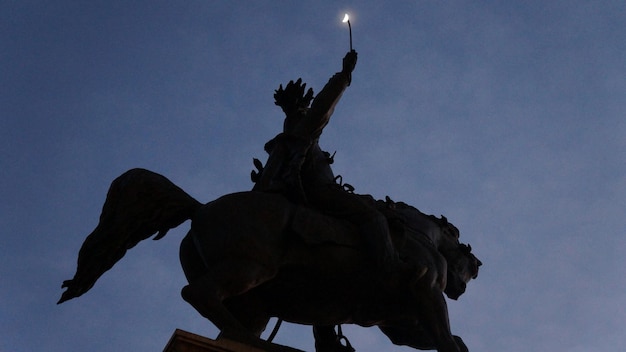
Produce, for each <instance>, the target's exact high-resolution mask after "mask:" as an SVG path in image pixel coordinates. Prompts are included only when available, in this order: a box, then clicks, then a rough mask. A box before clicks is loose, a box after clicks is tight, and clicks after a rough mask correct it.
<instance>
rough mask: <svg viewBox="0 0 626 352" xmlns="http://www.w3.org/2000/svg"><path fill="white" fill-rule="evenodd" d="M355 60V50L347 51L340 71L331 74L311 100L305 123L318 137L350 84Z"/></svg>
mask: <svg viewBox="0 0 626 352" xmlns="http://www.w3.org/2000/svg"><path fill="white" fill-rule="evenodd" d="M356 61H357V53H356V51H354V50H352V51H350V52H348V53H347V54H346V56H345V57H344V58H343V69H342V71H341V72H337V73H336V74H335V75H333V76H332V77H331V78H330V80H329V81H328V83H326V85H325V86H324V88H322V90H321V91H320V92H319V93H318V94H317V96H316V97H315V99H314V100H313V103H312V104H311V109H310V110H309V113H308V114H307V115H308V116H307V118H306V124H307V125H309V128H308V129H309V131H311V132H312V135H313V136H315V137H319V135H320V134H321V133H322V129H323V128H324V127H326V125H327V124H328V121H329V120H330V116H331V115H332V114H333V111H334V110H335V106H336V105H337V103H338V102H339V99H340V98H341V95H342V94H343V92H344V90H346V88H347V87H348V86H349V85H350V81H351V80H352V71H353V70H354V67H355V66H356Z"/></svg>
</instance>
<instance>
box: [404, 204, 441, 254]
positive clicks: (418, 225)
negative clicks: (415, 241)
mask: <svg viewBox="0 0 626 352" xmlns="http://www.w3.org/2000/svg"><path fill="white" fill-rule="evenodd" d="M400 214H401V215H402V216H403V217H404V220H405V225H406V226H407V227H408V228H409V229H411V230H413V231H414V232H416V233H419V234H420V235H423V236H424V237H426V239H428V241H429V242H431V243H432V244H433V245H434V246H435V247H436V248H439V246H440V245H441V241H442V240H443V239H442V237H441V235H442V231H441V227H440V226H439V224H438V223H437V221H436V219H435V218H434V217H433V216H430V215H426V214H424V213H422V212H420V211H419V210H417V209H411V208H407V209H403V210H401V212H400Z"/></svg>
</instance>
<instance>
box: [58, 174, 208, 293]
mask: <svg viewBox="0 0 626 352" xmlns="http://www.w3.org/2000/svg"><path fill="white" fill-rule="evenodd" d="M200 205H201V204H200V202H198V201H197V200H195V199H194V198H193V197H191V196H190V195H189V194H187V193H186V192H185V191H183V190H182V189H180V188H179V187H178V186H176V185H175V184H173V183H172V182H171V181H170V180H168V179H167V178H165V177H164V176H161V175H159V174H157V173H154V172H152V171H148V170H144V169H132V170H129V171H127V172H125V173H124V174H122V175H121V176H119V177H118V178H116V179H115V180H114V181H113V183H111V187H110V188H109V192H108V193H107V198H106V201H105V202H104V206H103V207H102V214H101V215H100V222H99V223H98V226H97V227H96V228H95V229H94V230H93V232H91V234H89V236H87V238H86V239H85V242H84V243H83V245H82V247H81V248H80V252H79V253H78V268H77V269H76V274H75V275H74V278H73V279H71V280H66V281H64V282H63V285H62V286H61V287H63V288H65V287H67V290H66V291H65V292H63V294H62V295H61V299H60V300H59V302H57V304H59V303H63V302H65V301H67V300H69V299H72V298H75V297H79V296H80V295H82V294H83V293H85V292H87V291H89V289H91V287H93V285H94V284H95V282H96V280H98V278H99V277H100V276H101V275H102V274H103V273H104V272H106V271H107V270H109V269H111V268H112V267H113V265H115V263H117V262H118V261H119V260H120V259H122V257H123V256H124V254H125V253H126V250H128V249H130V248H132V247H134V246H135V245H136V244H137V243H139V242H140V241H142V240H145V239H147V238H149V237H150V236H152V235H153V234H155V233H157V232H158V234H157V235H156V236H155V237H154V239H155V240H158V239H161V238H162V237H163V236H165V234H166V233H167V231H168V230H170V229H172V228H174V227H177V226H178V225H180V224H182V223H183V222H184V221H185V220H187V219H190V218H191V217H192V215H193V214H194V212H195V211H196V209H197V208H198V207H200Z"/></svg>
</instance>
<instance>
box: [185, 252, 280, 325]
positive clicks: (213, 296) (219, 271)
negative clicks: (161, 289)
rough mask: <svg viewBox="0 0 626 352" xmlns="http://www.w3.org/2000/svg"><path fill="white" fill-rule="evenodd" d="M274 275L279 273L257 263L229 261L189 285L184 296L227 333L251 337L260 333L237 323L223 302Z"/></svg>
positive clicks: (191, 281)
mask: <svg viewBox="0 0 626 352" xmlns="http://www.w3.org/2000/svg"><path fill="white" fill-rule="evenodd" d="M274 275H275V270H271V269H269V268H265V267H262V266H260V265H259V264H257V263H255V262H251V261H241V260H239V261H236V260H231V261H225V262H221V263H218V264H216V265H213V266H212V267H211V269H210V270H209V271H206V272H205V273H204V274H203V275H201V276H196V277H194V278H192V279H191V280H189V285H187V286H185V287H184V288H183V290H182V296H183V298H184V299H185V301H187V302H188V303H189V304H191V305H192V306H193V307H194V308H195V309H196V310H197V311H198V312H199V313H200V314H201V315H202V316H203V317H205V318H207V319H209V320H210V321H211V322H213V324H215V326H217V328H219V329H220V331H222V332H223V333H225V334H227V335H236V336H241V335H244V336H245V335H251V334H255V333H257V332H256V331H255V332H252V331H250V330H249V328H247V327H245V326H244V325H243V324H242V323H241V322H240V321H239V320H237V318H235V316H234V315H233V314H232V313H231V312H230V311H229V310H228V309H227V308H226V306H224V304H223V301H224V300H225V299H227V298H229V297H234V296H238V295H240V294H242V293H245V292H247V291H248V290H250V289H251V288H253V287H255V286H258V285H259V284H261V283H263V282H265V281H267V280H269V279H271V278H272V277H274ZM188 279H189V278H188Z"/></svg>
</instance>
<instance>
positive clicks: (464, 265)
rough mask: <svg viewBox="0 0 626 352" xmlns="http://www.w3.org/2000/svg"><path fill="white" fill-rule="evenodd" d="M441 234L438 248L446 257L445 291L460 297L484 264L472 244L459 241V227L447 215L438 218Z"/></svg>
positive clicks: (453, 296)
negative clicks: (474, 252)
mask: <svg viewBox="0 0 626 352" xmlns="http://www.w3.org/2000/svg"><path fill="white" fill-rule="evenodd" d="M438 222H439V225H440V229H441V236H440V241H439V246H438V249H439V251H440V252H441V254H442V255H443V256H444V257H445V258H446V262H447V284H446V288H445V290H444V292H445V293H446V295H447V296H448V298H450V299H454V300H456V299H458V298H459V297H460V296H461V295H462V294H463V293H464V292H465V288H466V287H467V283H468V282H469V281H470V280H471V279H475V278H476V277H477V276H478V268H479V267H480V266H481V265H482V264H483V263H482V262H481V261H480V260H479V259H478V258H476V256H475V255H474V254H473V253H472V247H471V246H470V245H466V244H463V243H461V242H459V235H460V234H459V229H457V228H456V226H454V225H452V224H451V223H449V222H448V219H446V217H445V216H442V217H441V219H438Z"/></svg>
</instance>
